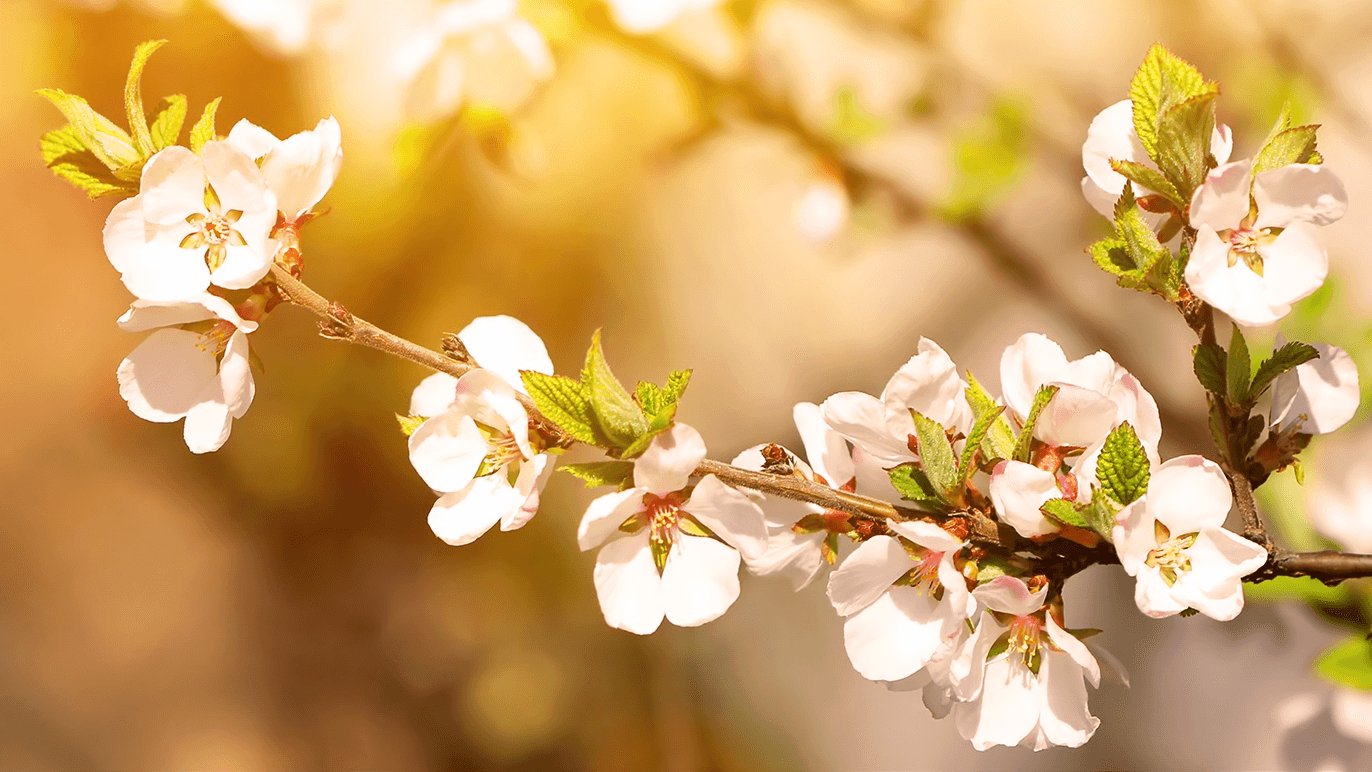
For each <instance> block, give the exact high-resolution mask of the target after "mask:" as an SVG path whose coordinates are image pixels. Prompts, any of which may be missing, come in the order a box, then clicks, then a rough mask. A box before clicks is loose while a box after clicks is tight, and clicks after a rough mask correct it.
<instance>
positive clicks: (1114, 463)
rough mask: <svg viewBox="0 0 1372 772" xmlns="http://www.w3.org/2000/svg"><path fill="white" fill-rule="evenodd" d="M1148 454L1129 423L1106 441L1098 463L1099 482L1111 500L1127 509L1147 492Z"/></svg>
mask: <svg viewBox="0 0 1372 772" xmlns="http://www.w3.org/2000/svg"><path fill="white" fill-rule="evenodd" d="M1150 473H1151V470H1150V469H1149V464H1148V453H1147V452H1145V451H1144V449H1143V443H1141V442H1139V437H1138V435H1137V434H1135V433H1134V427H1132V426H1130V425H1129V422H1128V421H1125V422H1124V423H1122V424H1120V425H1119V426H1116V427H1115V429H1114V431H1112V432H1110V435H1109V436H1108V437H1106V438H1105V445H1104V446H1103V447H1102V448H1101V451H1100V458H1099V459H1098V460H1097V461H1096V479H1097V480H1100V483H1101V488H1102V489H1104V491H1105V493H1106V494H1108V495H1109V496H1110V498H1112V499H1114V500H1115V501H1117V502H1119V503H1120V504H1121V505H1127V504H1130V503H1132V502H1133V501H1135V500H1136V499H1138V498H1139V497H1140V496H1142V495H1143V494H1144V493H1146V492H1147V491H1148V478H1149V475H1150Z"/></svg>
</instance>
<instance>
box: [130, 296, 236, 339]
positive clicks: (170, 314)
mask: <svg viewBox="0 0 1372 772" xmlns="http://www.w3.org/2000/svg"><path fill="white" fill-rule="evenodd" d="M205 297H214V296H213V295H206V296H205ZM221 300H222V298H221ZM213 318H215V314H214V312H213V311H211V310H209V309H208V308H206V307H205V306H204V305H202V304H201V303H198V302H194V301H187V302H171V303H154V302H152V301H148V300H135V301H133V303H132V304H130V305H129V310H127V311H125V312H124V315H123V316H121V317H119V320H118V321H117V322H116V324H118V325H119V329H121V330H123V331H124V332H145V331H147V330H152V329H156V328H158V327H175V326H177V325H181V324H189V323H191V322H202V321H204V320H206V319H213Z"/></svg>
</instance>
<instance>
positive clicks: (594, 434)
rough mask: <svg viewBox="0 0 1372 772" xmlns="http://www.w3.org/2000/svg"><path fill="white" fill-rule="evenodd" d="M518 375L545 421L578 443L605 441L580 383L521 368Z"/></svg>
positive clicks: (600, 442)
mask: <svg viewBox="0 0 1372 772" xmlns="http://www.w3.org/2000/svg"><path fill="white" fill-rule="evenodd" d="M519 377H520V380H522V381H523V382H524V388H525V389H527V390H528V392H529V397H530V398H532V399H533V401H534V406H535V407H537V408H538V412H540V413H542V414H543V415H544V416H545V417H546V418H547V419H548V420H550V421H552V422H553V423H555V424H557V425H558V426H559V427H560V428H561V429H562V430H563V431H565V432H567V434H569V435H571V436H572V437H573V438H575V439H576V440H578V441H580V442H584V443H587V444H589V445H597V446H604V445H607V444H608V442H607V441H606V438H605V436H604V435H603V434H602V433H601V432H600V429H599V428H598V427H597V426H596V420H595V412H594V411H593V410H592V409H591V400H590V398H589V397H588V396H587V395H586V393H585V389H584V387H583V386H582V385H581V384H580V383H577V382H576V381H574V380H572V379H571V378H568V377H566V376H562V375H548V374H546V373H539V372H534V371H532V370H520V371H519Z"/></svg>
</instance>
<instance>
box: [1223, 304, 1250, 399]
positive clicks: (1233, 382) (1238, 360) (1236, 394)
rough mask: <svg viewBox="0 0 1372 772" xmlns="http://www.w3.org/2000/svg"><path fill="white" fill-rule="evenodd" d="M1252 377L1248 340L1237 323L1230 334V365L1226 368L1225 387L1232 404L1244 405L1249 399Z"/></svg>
mask: <svg viewBox="0 0 1372 772" xmlns="http://www.w3.org/2000/svg"><path fill="white" fill-rule="evenodd" d="M1252 377H1253V364H1252V361H1251V360H1250V359H1249V356H1248V341H1247V340H1246V339H1244V337H1243V330H1241V329H1239V326H1238V325H1237V324H1236V325H1234V331H1233V333H1232V334H1231V335H1230V336H1229V365H1228V367H1226V368H1225V387H1226V388H1227V389H1228V394H1229V402H1230V403H1231V404H1234V405H1242V404H1244V403H1245V402H1247V401H1248V384H1249V383H1250V379H1251V378H1252Z"/></svg>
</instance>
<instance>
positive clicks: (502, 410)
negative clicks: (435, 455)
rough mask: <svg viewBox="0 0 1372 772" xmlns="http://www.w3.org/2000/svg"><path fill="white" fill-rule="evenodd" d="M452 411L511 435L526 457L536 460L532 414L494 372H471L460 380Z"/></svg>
mask: <svg viewBox="0 0 1372 772" xmlns="http://www.w3.org/2000/svg"><path fill="white" fill-rule="evenodd" d="M452 410H455V411H457V412H459V413H464V414H466V415H470V416H471V417H472V418H474V419H476V420H477V421H480V422H481V423H483V424H486V425H487V426H490V427H493V428H495V429H497V430H499V431H502V432H509V433H510V435H511V436H513V437H514V440H515V443H516V444H517V445H518V446H519V452H520V453H522V454H523V455H524V458H533V457H534V450H533V447H532V446H531V445H530V444H529V414H528V413H527V412H526V411H525V410H524V405H523V404H522V403H521V402H520V401H519V398H518V397H517V396H516V395H515V392H514V389H512V388H510V385H509V384H508V383H506V382H505V380H504V379H503V378H501V377H500V376H499V375H496V374H495V373H493V372H491V371H490V370H483V369H480V368H477V369H475V370H469V371H468V372H467V374H466V375H464V376H462V377H461V378H458V379H457V385H456V386H455V387H454V389H453V406H452Z"/></svg>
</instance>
